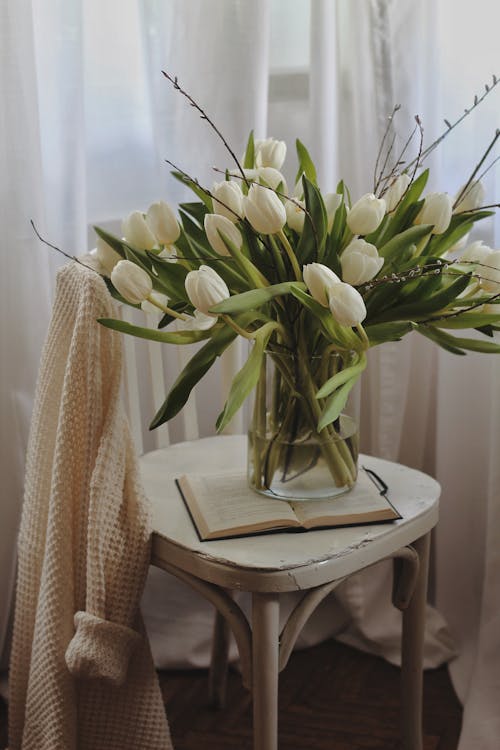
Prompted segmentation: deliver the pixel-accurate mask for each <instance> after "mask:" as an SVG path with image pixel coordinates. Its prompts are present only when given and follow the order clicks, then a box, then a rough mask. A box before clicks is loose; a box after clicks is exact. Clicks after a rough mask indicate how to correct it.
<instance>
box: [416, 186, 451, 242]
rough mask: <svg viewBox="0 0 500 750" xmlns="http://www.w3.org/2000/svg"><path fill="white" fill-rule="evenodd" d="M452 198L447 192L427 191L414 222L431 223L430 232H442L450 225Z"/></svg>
mask: <svg viewBox="0 0 500 750" xmlns="http://www.w3.org/2000/svg"><path fill="white" fill-rule="evenodd" d="M452 207H453V204H452V200H451V197H450V196H449V195H448V193H429V195H427V196H426V197H425V200H424V205H423V206H422V209H421V211H420V213H419V214H418V216H417V218H416V219H415V222H414V223H415V224H433V225H434V228H433V230H432V234H443V232H446V230H447V229H448V227H449V226H450V221H451V213H452Z"/></svg>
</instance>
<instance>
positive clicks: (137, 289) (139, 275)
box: [111, 260, 153, 305]
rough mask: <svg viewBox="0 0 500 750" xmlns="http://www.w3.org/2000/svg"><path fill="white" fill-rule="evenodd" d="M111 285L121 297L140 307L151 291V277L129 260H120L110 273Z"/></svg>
mask: <svg viewBox="0 0 500 750" xmlns="http://www.w3.org/2000/svg"><path fill="white" fill-rule="evenodd" d="M111 283H112V284H113V286H114V287H115V289H116V291H117V292H118V293H119V294H121V296H122V297H123V298H124V299H126V300H127V302H131V303H132V304H133V305H140V304H141V302H143V301H144V300H145V299H147V298H148V297H149V295H150V294H151V291H152V289H153V282H152V281H151V277H150V276H149V275H148V274H147V273H146V271H144V269H142V268H140V267H139V266H136V264H135V263H132V261H130V260H120V261H119V262H118V263H117V264H116V266H115V267H114V268H113V270H112V271H111Z"/></svg>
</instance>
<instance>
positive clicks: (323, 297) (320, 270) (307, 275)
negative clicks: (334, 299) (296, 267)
mask: <svg viewBox="0 0 500 750" xmlns="http://www.w3.org/2000/svg"><path fill="white" fill-rule="evenodd" d="M302 277H303V279H304V282H305V285H306V286H307V288H308V289H309V292H310V293H311V296H312V297H314V299H315V300H316V302H319V303H320V305H323V307H328V305H329V301H328V290H329V288H330V287H331V286H333V284H340V283H341V282H340V279H339V277H338V276H337V274H336V273H334V272H333V271H332V269H331V268H328V266H324V265H323V264H322V263H308V264H307V265H305V266H303V268H302Z"/></svg>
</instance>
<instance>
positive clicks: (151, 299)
mask: <svg viewBox="0 0 500 750" xmlns="http://www.w3.org/2000/svg"><path fill="white" fill-rule="evenodd" d="M146 299H147V301H148V302H150V303H151V304H152V305H154V306H155V307H157V308H158V310H161V311H162V312H164V313H165V314H166V315H171V316H172V318H177V319H178V320H187V317H186V316H185V315H183V314H182V313H178V312H176V311H175V310H172V308H171V307H167V305H162V304H161V302H158V301H157V300H155V298H154V297H152V296H149V297H146Z"/></svg>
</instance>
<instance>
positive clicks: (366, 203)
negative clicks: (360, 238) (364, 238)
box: [347, 193, 385, 234]
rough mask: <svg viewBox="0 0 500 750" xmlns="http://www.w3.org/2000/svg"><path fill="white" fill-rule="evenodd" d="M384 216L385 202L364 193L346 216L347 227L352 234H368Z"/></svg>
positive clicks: (371, 194)
mask: <svg viewBox="0 0 500 750" xmlns="http://www.w3.org/2000/svg"><path fill="white" fill-rule="evenodd" d="M384 214H385V200H384V199H383V198H377V197H376V196H375V195H374V194H373V193H366V195H363V196H362V197H361V198H360V199H359V200H358V201H356V203H355V204H354V206H353V207H352V208H351V210H350V211H349V213H348V214H347V226H348V227H349V229H350V230H351V232H352V233H353V234H370V232H374V231H375V230H376V228H377V227H378V226H379V224H380V222H381V221H382V219H383V218H384Z"/></svg>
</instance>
